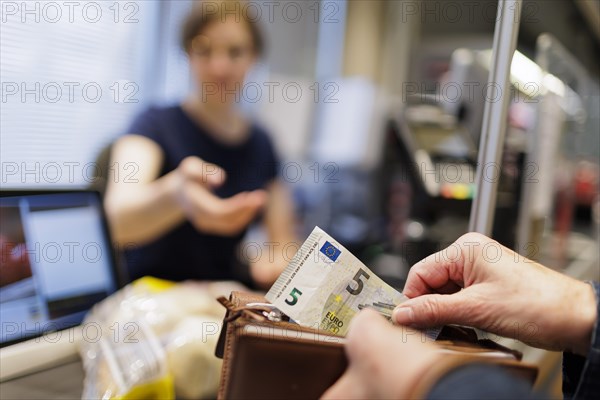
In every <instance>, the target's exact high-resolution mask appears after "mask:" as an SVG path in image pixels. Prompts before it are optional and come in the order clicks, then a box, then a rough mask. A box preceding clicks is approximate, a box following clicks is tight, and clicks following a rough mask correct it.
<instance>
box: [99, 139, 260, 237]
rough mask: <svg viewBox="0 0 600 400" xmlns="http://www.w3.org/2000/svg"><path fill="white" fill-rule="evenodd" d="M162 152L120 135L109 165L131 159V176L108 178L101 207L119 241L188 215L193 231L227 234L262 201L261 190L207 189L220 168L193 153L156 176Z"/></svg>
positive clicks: (160, 230)
mask: <svg viewBox="0 0 600 400" xmlns="http://www.w3.org/2000/svg"><path fill="white" fill-rule="evenodd" d="M163 157H164V155H163V152H162V150H161V149H160V147H159V146H158V144H156V143H155V142H154V141H152V140H150V139H147V138H145V137H143V136H139V135H128V136H125V137H123V138H122V139H120V140H119V141H118V142H117V143H116V144H115V147H114V149H113V157H112V162H113V163H118V164H114V165H124V164H125V163H128V162H129V163H131V162H133V163H135V164H136V165H137V167H138V174H137V176H136V177H134V179H133V181H134V182H131V180H128V181H127V182H125V181H119V180H118V179H117V180H114V181H112V182H109V183H108V188H107V192H106V197H105V207H106V212H107V216H108V219H109V221H110V225H111V230H112V233H113V237H114V238H115V240H116V241H117V242H118V243H120V244H129V243H135V244H138V245H139V244H144V243H147V242H150V241H152V240H154V239H156V238H159V237H160V236H162V235H163V234H165V233H167V232H168V231H170V230H171V229H173V228H174V227H175V226H177V225H178V224H180V223H181V222H183V221H184V220H186V219H187V220H188V221H189V222H190V223H191V224H192V225H193V226H194V227H195V228H196V229H197V230H198V231H201V232H206V233H210V234H215V235H222V236H230V235H234V234H236V233H238V232H240V231H241V230H242V229H244V228H245V227H246V226H247V225H248V223H249V222H250V221H252V219H253V218H254V216H255V215H256V213H257V212H258V211H259V210H260V209H261V208H262V207H263V205H264V203H265V201H266V194H265V192H264V191H263V190H254V191H252V192H242V193H238V194H236V195H235V196H232V197H229V198H226V199H222V198H219V197H218V196H216V195H215V194H214V193H213V192H212V190H213V189H214V188H215V187H217V186H219V185H221V184H222V183H223V182H224V180H225V173H224V171H223V170H222V169H221V168H219V167H218V166H216V165H214V164H210V163H207V162H205V161H203V160H201V159H200V158H198V157H194V156H190V157H186V158H185V159H183V160H182V161H181V163H180V164H179V165H178V166H177V168H175V169H174V170H173V171H171V172H169V173H168V174H166V175H164V176H162V177H160V178H157V177H158V176H159V174H160V167H161V164H162V162H163Z"/></svg>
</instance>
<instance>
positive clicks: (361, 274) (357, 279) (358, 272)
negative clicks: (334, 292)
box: [346, 268, 371, 296]
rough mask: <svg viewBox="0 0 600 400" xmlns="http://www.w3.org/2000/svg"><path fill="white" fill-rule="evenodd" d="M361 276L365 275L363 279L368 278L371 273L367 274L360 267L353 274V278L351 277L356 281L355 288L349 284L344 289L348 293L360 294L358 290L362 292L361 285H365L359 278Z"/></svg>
mask: <svg viewBox="0 0 600 400" xmlns="http://www.w3.org/2000/svg"><path fill="white" fill-rule="evenodd" d="M362 276H364V277H365V280H366V279H369V278H370V277H371V275H369V274H367V273H366V272H365V270H364V269H362V268H361V269H359V270H358V271H357V272H356V275H354V278H353V279H354V281H355V282H356V285H357V286H356V288H355V289H352V287H351V286H350V285H348V286H346V290H347V291H348V293H350V294H353V295H355V296H356V295H358V294H360V292H362V290H363V287H365V283H364V282H363V281H361V280H360V278H361V277H362Z"/></svg>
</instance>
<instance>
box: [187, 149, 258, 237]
mask: <svg viewBox="0 0 600 400" xmlns="http://www.w3.org/2000/svg"><path fill="white" fill-rule="evenodd" d="M177 176H178V179H177V185H178V190H177V191H176V193H177V200H178V202H179V204H180V205H181V207H182V209H183V211H184V213H185V215H186V217H187V219H188V220H189V221H190V222H191V223H192V225H194V227H195V228H196V229H198V230H199V231H201V232H205V233H211V234H217V235H223V236H228V235H235V234H237V233H239V232H241V231H242V230H243V229H244V228H246V226H247V225H248V224H249V223H250V222H251V221H252V220H253V219H254V217H255V216H256V214H257V213H258V212H259V211H260V210H261V209H262V207H264V205H265V204H266V202H267V193H266V192H265V191H264V190H254V191H251V192H242V193H238V194H236V195H235V196H232V197H229V198H226V199H222V198H220V197H218V196H216V195H215V194H214V193H213V190H214V189H215V188H217V187H219V186H220V185H222V184H223V182H225V179H226V176H225V172H224V171H223V170H222V169H221V168H219V167H218V166H216V165H214V164H210V163H207V162H205V161H203V160H201V159H200V158H198V157H193V156H191V157H187V158H185V159H184V160H183V161H182V162H181V163H180V164H179V166H178V167H177Z"/></svg>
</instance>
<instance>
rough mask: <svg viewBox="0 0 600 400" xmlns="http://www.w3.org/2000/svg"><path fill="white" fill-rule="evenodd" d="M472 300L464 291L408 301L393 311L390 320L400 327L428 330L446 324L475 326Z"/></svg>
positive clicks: (425, 296) (431, 295)
mask: <svg viewBox="0 0 600 400" xmlns="http://www.w3.org/2000/svg"><path fill="white" fill-rule="evenodd" d="M474 303H475V302H474V300H473V299H470V298H468V295H466V294H465V291H464V290H463V291H460V292H458V293H455V294H450V295H441V294H430V295H424V296H420V297H416V298H414V299H410V300H408V301H406V302H404V303H402V304H400V305H399V306H398V307H396V308H395V309H394V312H393V314H392V319H393V321H394V322H395V323H397V324H400V325H409V326H416V327H421V328H429V327H435V326H442V325H446V324H460V325H469V326H476V324H477V321H475V320H474V316H475V314H474V313H472V312H471V311H472V310H473V308H474V307H476V306H475V305H474Z"/></svg>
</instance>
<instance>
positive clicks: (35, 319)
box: [0, 191, 123, 381]
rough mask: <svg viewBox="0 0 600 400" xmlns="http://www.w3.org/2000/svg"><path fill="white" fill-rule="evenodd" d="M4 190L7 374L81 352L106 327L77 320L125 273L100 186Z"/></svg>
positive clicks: (1, 319) (0, 316)
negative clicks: (79, 345) (81, 344)
mask: <svg viewBox="0 0 600 400" xmlns="http://www.w3.org/2000/svg"><path fill="white" fill-rule="evenodd" d="M0 194H1V196H0V347H1V348H0V381H3V380H7V379H10V378H13V377H17V376H22V375H24V374H27V373H29V372H33V371H37V370H40V369H43V368H46V367H49V366H52V365H56V364H57V363H60V361H61V360H66V359H72V358H73V357H76V355H77V342H78V341H79V340H82V338H83V337H86V338H87V339H90V338H91V337H92V336H94V335H96V336H97V335H98V334H101V332H99V330H98V327H94V328H95V331H94V332H91V330H90V329H86V330H85V331H82V329H81V327H78V325H80V324H81V322H82V320H83V318H84V316H85V314H86V313H87V312H88V311H89V310H90V308H91V307H92V306H93V305H94V304H96V303H97V302H99V301H101V300H103V299H104V298H106V297H107V296H109V295H110V294H111V293H113V292H115V291H116V290H117V289H118V288H119V287H120V283H122V282H123V280H122V279H121V277H120V275H119V270H118V269H117V265H116V262H115V261H116V259H115V255H114V252H113V246H112V244H111V241H110V238H109V232H108V228H107V225H106V220H105V218H104V213H103V209H102V203H101V199H100V196H99V194H98V193H96V192H88V191H75V192H73V191H69V192H54V193H49V192H46V193H39V192H38V193H33V192H0ZM88 328H89V327H88ZM94 337H95V336H94Z"/></svg>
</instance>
